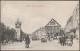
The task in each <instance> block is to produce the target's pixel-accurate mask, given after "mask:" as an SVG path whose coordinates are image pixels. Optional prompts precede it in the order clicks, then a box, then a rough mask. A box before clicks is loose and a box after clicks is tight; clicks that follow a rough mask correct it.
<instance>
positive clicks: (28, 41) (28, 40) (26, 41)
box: [25, 35, 30, 48]
mask: <svg viewBox="0 0 80 51" xmlns="http://www.w3.org/2000/svg"><path fill="white" fill-rule="evenodd" d="M25 44H26V47H27V48H29V44H30V38H29V35H27V36H26V38H25Z"/></svg>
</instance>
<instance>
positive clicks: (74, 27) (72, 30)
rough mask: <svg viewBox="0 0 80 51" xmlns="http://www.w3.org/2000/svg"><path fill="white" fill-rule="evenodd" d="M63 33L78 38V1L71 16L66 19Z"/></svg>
mask: <svg viewBox="0 0 80 51" xmlns="http://www.w3.org/2000/svg"><path fill="white" fill-rule="evenodd" d="M65 33H66V35H72V36H74V37H76V38H79V3H78V4H77V6H76V8H75V9H74V11H73V13H72V16H71V17H70V18H69V19H68V21H67V24H66V26H65Z"/></svg>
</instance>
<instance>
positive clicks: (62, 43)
mask: <svg viewBox="0 0 80 51" xmlns="http://www.w3.org/2000/svg"><path fill="white" fill-rule="evenodd" d="M59 41H60V44H61V45H63V46H64V45H66V38H65V37H60V38H59Z"/></svg>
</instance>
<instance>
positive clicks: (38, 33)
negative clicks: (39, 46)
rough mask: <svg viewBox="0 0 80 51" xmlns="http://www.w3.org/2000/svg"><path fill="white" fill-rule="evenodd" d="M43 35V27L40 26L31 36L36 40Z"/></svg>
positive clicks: (44, 32) (44, 33)
mask: <svg viewBox="0 0 80 51" xmlns="http://www.w3.org/2000/svg"><path fill="white" fill-rule="evenodd" d="M43 35H46V31H45V27H40V28H39V29H37V30H36V31H34V32H33V33H32V37H33V38H35V39H36V38H37V39H38V40H39V39H41V37H42V36H43Z"/></svg>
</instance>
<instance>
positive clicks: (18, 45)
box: [1, 40, 79, 50]
mask: <svg viewBox="0 0 80 51" xmlns="http://www.w3.org/2000/svg"><path fill="white" fill-rule="evenodd" d="M78 49H79V43H78V42H77V41H76V40H74V44H73V45H72V46H61V45H60V44H59V43H58V41H57V40H54V41H52V42H49V41H48V42H44V43H42V42H41V41H31V43H30V48H25V42H24V41H23V42H14V43H13V44H7V45H3V46H2V47H1V50H78Z"/></svg>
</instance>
